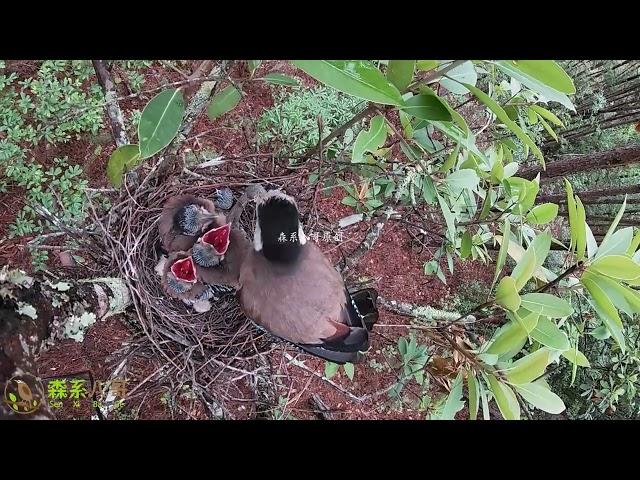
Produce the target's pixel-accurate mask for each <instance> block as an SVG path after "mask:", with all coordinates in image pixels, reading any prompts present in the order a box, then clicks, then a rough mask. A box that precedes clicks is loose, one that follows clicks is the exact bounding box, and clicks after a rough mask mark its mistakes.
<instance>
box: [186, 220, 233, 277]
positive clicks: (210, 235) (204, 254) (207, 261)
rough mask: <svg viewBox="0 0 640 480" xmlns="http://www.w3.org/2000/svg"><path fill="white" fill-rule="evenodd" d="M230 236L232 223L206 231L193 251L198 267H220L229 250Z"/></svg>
mask: <svg viewBox="0 0 640 480" xmlns="http://www.w3.org/2000/svg"><path fill="white" fill-rule="evenodd" d="M230 234H231V223H227V224H225V225H222V226H220V227H215V228H212V229H210V230H208V231H206V232H205V233H204V235H202V237H200V238H199V239H198V241H197V242H196V244H195V245H194V246H193V249H192V256H193V261H194V262H195V263H196V265H198V266H200V267H205V268H211V267H216V266H218V265H219V264H220V262H222V260H223V259H224V255H225V253H227V249H228V248H229V236H230Z"/></svg>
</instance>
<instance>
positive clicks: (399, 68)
mask: <svg viewBox="0 0 640 480" xmlns="http://www.w3.org/2000/svg"><path fill="white" fill-rule="evenodd" d="M415 64H416V61H415V60H389V66H388V68H387V79H388V80H389V81H390V82H391V83H393V84H394V85H395V86H396V88H397V89H398V90H399V91H400V92H404V91H406V90H407V87H408V86H409V84H410V83H411V80H413V70H414V68H415Z"/></svg>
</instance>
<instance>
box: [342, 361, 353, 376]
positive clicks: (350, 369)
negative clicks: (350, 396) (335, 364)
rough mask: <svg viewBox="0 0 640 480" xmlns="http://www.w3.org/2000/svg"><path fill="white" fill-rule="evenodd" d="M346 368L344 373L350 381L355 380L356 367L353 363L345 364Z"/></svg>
mask: <svg viewBox="0 0 640 480" xmlns="http://www.w3.org/2000/svg"><path fill="white" fill-rule="evenodd" d="M343 368H344V373H346V374H347V377H349V380H353V374H354V366H353V363H348V362H347V363H345V364H344V365H343Z"/></svg>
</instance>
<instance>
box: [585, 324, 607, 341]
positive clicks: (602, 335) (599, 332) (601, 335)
mask: <svg viewBox="0 0 640 480" xmlns="http://www.w3.org/2000/svg"><path fill="white" fill-rule="evenodd" d="M589 333H590V334H591V335H593V336H594V337H595V338H597V339H598V340H606V339H607V338H609V337H610V336H611V332H610V331H609V329H608V328H607V327H606V326H605V325H600V326H599V327H598V328H594V329H593V330H592V331H591V332H589Z"/></svg>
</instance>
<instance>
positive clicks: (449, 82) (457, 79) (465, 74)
mask: <svg viewBox="0 0 640 480" xmlns="http://www.w3.org/2000/svg"><path fill="white" fill-rule="evenodd" d="M446 76H447V77H450V78H446V77H443V78H441V79H440V85H442V86H443V87H444V88H446V89H447V90H449V91H450V92H451V93H455V94H457V95H466V94H467V93H469V90H467V89H466V88H465V87H463V86H462V85H460V84H461V83H469V84H471V85H473V86H475V85H476V82H477V81H478V73H477V72H476V68H475V67H474V65H473V62H471V61H470V60H468V61H466V62H464V63H463V64H462V65H458V66H457V67H455V68H452V69H451V70H449V71H448V72H447V73H446Z"/></svg>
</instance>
